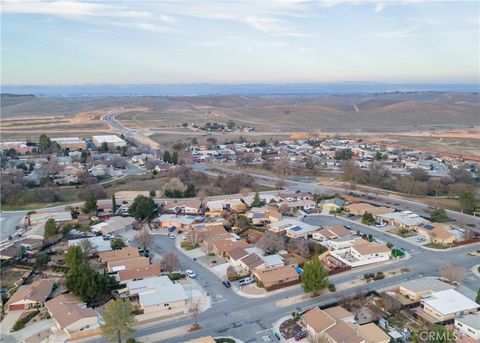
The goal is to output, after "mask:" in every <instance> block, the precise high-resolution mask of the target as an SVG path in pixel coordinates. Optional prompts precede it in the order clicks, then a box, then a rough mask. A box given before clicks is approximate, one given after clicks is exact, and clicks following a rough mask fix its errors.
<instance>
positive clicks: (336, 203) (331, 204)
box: [321, 198, 347, 212]
mask: <svg viewBox="0 0 480 343" xmlns="http://www.w3.org/2000/svg"><path fill="white" fill-rule="evenodd" d="M346 205H347V203H346V202H345V201H344V200H342V199H340V198H333V199H328V200H325V201H323V202H322V204H321V207H322V209H324V210H327V211H328V212H335V211H337V210H339V209H341V208H343V207H345V206H346Z"/></svg>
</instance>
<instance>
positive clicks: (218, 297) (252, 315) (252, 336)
mask: <svg viewBox="0 0 480 343" xmlns="http://www.w3.org/2000/svg"><path fill="white" fill-rule="evenodd" d="M306 221H307V222H309V223H315V224H320V223H321V224H322V225H332V224H340V225H351V226H352V230H355V231H356V230H357V229H359V230H360V231H362V232H365V233H367V234H368V233H372V234H373V235H375V237H376V238H378V239H380V240H385V241H389V242H392V243H394V244H395V245H396V246H398V247H403V248H405V250H406V251H407V252H408V253H409V254H410V257H409V258H406V259H404V260H399V261H398V262H395V263H390V264H387V265H384V264H383V265H382V264H379V265H376V266H373V267H372V268H368V271H369V272H373V273H376V272H377V271H383V272H385V271H388V270H394V269H399V268H408V269H409V270H410V272H408V273H405V274H403V275H398V276H394V277H390V278H386V279H383V280H380V281H375V282H371V283H369V284H365V285H363V286H358V287H355V288H349V289H345V290H343V291H337V292H335V293H330V294H326V295H323V296H321V297H319V298H316V299H312V300H309V301H305V302H302V303H300V304H297V305H290V306H287V307H278V306H277V305H276V302H277V301H278V300H281V299H285V298H288V297H293V296H295V295H298V294H301V293H303V290H302V289H301V288H300V287H297V288H294V289H289V290H287V291H284V292H281V293H278V294H275V295H272V296H269V297H264V298H258V299H251V298H244V297H241V296H239V295H237V294H236V293H235V292H234V291H233V290H232V289H228V288H225V287H224V286H223V285H222V283H221V280H220V279H219V278H218V277H217V276H216V275H215V274H213V273H212V272H211V271H209V270H208V269H207V268H205V267H203V266H202V265H200V264H198V263H197V262H195V261H193V260H192V259H190V258H189V257H187V256H186V255H184V254H183V253H182V252H180V251H179V252H178V253H177V255H178V257H179V259H180V261H181V264H182V269H192V270H194V271H195V272H196V273H197V278H198V282H199V283H200V285H201V286H202V287H203V288H204V289H205V291H206V292H208V293H209V294H210V295H211V296H212V300H213V304H212V308H211V309H209V310H207V311H206V312H204V313H201V314H200V315H199V323H200V324H201V325H202V327H203V329H201V330H199V331H197V332H193V333H185V334H184V335H181V336H177V337H171V338H168V339H166V338H163V336H162V342H182V341H186V340H187V339H191V338H195V337H201V336H206V335H212V336H234V337H236V338H239V339H241V340H243V341H244V342H260V341H265V340H267V341H268V340H271V341H275V340H276V338H274V336H273V332H272V330H271V328H272V324H273V323H274V322H275V321H276V320H278V319H279V318H281V317H283V316H285V315H289V314H291V313H292V311H302V310H303V309H307V308H310V307H313V306H319V305H326V304H329V303H331V302H333V301H335V300H336V299H337V298H338V297H341V296H354V295H355V294H356V293H357V292H358V290H360V289H361V290H364V291H369V290H373V289H376V290H378V289H380V288H385V287H391V286H395V285H398V284H399V283H400V282H404V281H408V280H412V279H417V278H420V277H424V276H438V275H439V270H440V268H441V267H442V266H443V265H445V264H446V263H449V262H451V263H455V264H457V265H460V266H462V267H464V268H465V269H466V271H467V274H466V278H465V280H464V281H463V284H465V285H466V286H467V287H469V288H471V289H476V287H478V278H477V277H476V276H474V275H473V273H472V272H471V271H470V268H471V267H472V266H474V265H475V264H478V258H475V257H472V256H468V255H467V253H468V252H471V251H476V250H477V249H479V248H480V245H479V244H476V245H470V246H467V247H465V248H456V249H452V250H450V251H430V250H426V249H422V248H420V247H418V246H415V245H412V244H410V243H408V242H406V241H404V240H402V239H400V238H395V237H391V236H389V235H386V234H383V233H379V232H378V231H377V230H375V229H371V228H367V227H365V226H364V225H361V224H354V223H350V222H349V221H346V220H344V219H342V218H334V217H330V216H328V217H327V216H320V215H315V216H311V217H308V218H307V219H306ZM153 237H154V242H153V243H152V245H151V251H154V252H155V253H157V254H160V253H165V252H168V251H171V250H174V249H175V241H174V240H173V239H170V238H168V236H165V235H153ZM364 273H365V269H359V270H354V271H350V272H347V273H342V274H339V275H335V276H332V277H331V278H330V279H331V281H332V282H333V283H335V284H339V283H343V282H348V281H351V280H356V279H359V278H362V277H363V274H364ZM191 323H192V319H191V318H190V317H184V318H181V319H177V320H172V321H168V322H162V323H152V324H147V325H142V326H140V327H138V328H137V331H136V333H135V335H134V336H135V337H136V338H138V339H140V340H141V341H142V342H155V341H158V339H157V340H155V338H154V337H155V334H158V333H160V332H164V331H167V330H171V329H173V328H177V327H182V326H185V325H187V326H188V325H190V324H191ZM267 337H268V338H267ZM84 341H89V342H101V341H102V340H101V339H100V338H99V337H97V338H96V339H95V338H93V339H90V340H84Z"/></svg>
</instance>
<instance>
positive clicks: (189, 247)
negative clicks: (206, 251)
mask: <svg viewBox="0 0 480 343" xmlns="http://www.w3.org/2000/svg"><path fill="white" fill-rule="evenodd" d="M180 246H181V247H182V248H183V249H185V250H193V249H197V248H199V247H200V245H199V244H198V243H188V242H182V244H180Z"/></svg>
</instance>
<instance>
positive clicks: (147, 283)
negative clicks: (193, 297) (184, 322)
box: [127, 276, 188, 315]
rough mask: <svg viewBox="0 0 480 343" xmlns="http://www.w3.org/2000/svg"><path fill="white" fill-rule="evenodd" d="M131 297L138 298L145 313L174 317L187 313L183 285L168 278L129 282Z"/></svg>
mask: <svg viewBox="0 0 480 343" xmlns="http://www.w3.org/2000/svg"><path fill="white" fill-rule="evenodd" d="M127 288H128V292H129V295H130V297H138V303H139V304H140V308H141V309H142V310H143V312H144V313H157V314H159V315H172V314H183V313H187V311H188V309H187V307H186V304H187V299H188V296H187V293H186V292H185V290H184V288H183V286H182V284H180V283H179V282H175V281H172V280H170V278H169V277H168V276H157V277H150V278H147V279H142V280H132V281H128V282H127Z"/></svg>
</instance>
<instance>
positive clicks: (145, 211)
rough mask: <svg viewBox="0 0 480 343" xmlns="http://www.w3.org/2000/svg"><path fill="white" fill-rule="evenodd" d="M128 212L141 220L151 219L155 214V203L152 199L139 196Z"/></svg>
mask: <svg viewBox="0 0 480 343" xmlns="http://www.w3.org/2000/svg"><path fill="white" fill-rule="evenodd" d="M128 212H129V213H130V215H132V216H134V217H135V218H136V219H139V220H144V219H147V218H150V217H151V216H152V215H153V214H154V213H155V202H154V201H153V198H151V197H144V196H143V195H139V196H137V197H136V198H135V200H134V201H133V204H132V206H130V209H129V210H128Z"/></svg>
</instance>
